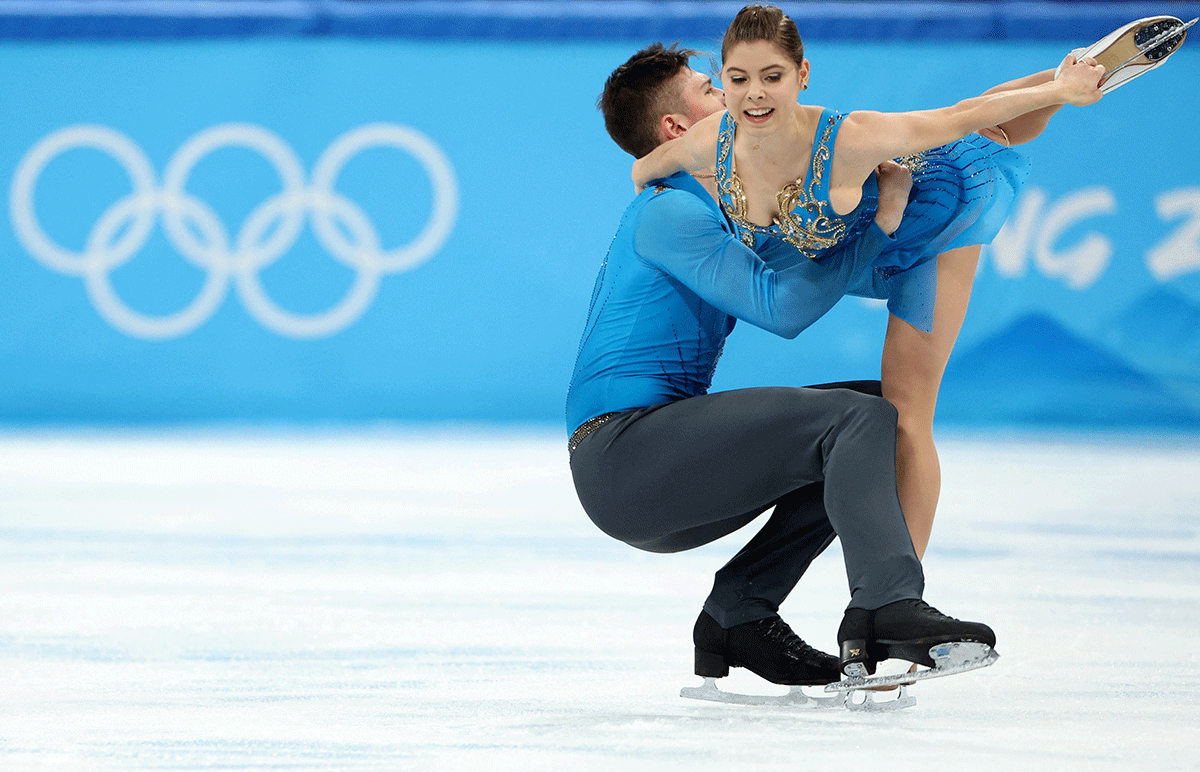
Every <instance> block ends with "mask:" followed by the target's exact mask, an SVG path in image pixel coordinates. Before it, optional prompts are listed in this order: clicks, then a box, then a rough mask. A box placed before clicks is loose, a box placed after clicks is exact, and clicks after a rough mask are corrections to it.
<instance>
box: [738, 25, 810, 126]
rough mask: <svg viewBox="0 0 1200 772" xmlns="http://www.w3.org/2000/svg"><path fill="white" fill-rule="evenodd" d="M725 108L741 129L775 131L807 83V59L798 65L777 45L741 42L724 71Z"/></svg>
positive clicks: (788, 113)
mask: <svg viewBox="0 0 1200 772" xmlns="http://www.w3.org/2000/svg"><path fill="white" fill-rule="evenodd" d="M721 81H722V83H723V85H724V86H725V108H726V109H727V110H729V112H730V114H731V115H733V117H734V120H736V121H737V122H738V125H739V126H746V127H750V128H775V127H777V126H779V125H782V124H783V123H784V122H785V121H786V120H787V119H788V118H789V117H790V115H791V112H792V111H793V110H794V109H795V108H796V100H797V99H799V97H800V88H801V86H803V85H807V82H808V60H807V59H805V60H804V64H803V65H802V66H799V67H798V66H797V65H796V63H795V62H794V61H792V59H791V57H789V56H787V55H786V54H784V53H783V51H781V50H780V49H779V47H778V46H776V45H775V44H774V43H770V42H767V41H765V40H756V41H754V42H751V43H738V44H737V45H735V46H734V47H733V48H732V49H730V51H729V54H728V55H727V56H726V57H725V66H724V67H723V68H722V69H721Z"/></svg>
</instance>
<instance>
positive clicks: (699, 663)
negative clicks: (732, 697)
mask: <svg viewBox="0 0 1200 772" xmlns="http://www.w3.org/2000/svg"><path fill="white" fill-rule="evenodd" d="M696 675H698V676H700V677H701V678H724V677H725V676H727V675H729V663H728V662H726V661H725V657H723V656H721V655H720V654H714V653H712V652H711V651H704V650H703V649H701V648H697V649H696Z"/></svg>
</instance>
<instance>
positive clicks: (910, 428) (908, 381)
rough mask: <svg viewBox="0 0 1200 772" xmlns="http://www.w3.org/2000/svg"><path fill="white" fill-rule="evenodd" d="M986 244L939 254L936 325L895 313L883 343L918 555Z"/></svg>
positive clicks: (929, 520)
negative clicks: (920, 325) (936, 434)
mask: <svg viewBox="0 0 1200 772" xmlns="http://www.w3.org/2000/svg"><path fill="white" fill-rule="evenodd" d="M979 250H980V247H978V246H973V247H962V248H960V249H952V250H950V251H949V252H946V253H944V254H941V255H938V258H937V261H938V262H937V276H938V279H937V302H936V303H935V305H934V312H933V331H932V332H922V331H920V330H918V329H917V328H915V327H913V326H912V325H911V324H909V323H908V322H905V321H904V320H902V319H900V318H898V317H896V316H891V317H889V319H888V329H887V337H886V339H885V340H884V344H883V363H882V367H881V370H882V377H881V380H882V382H883V396H884V398H886V399H887V400H888V401H889V402H891V403H892V405H894V406H895V407H896V410H897V411H898V412H899V414H900V415H899V418H898V419H897V422H898V423H897V431H896V473H897V480H896V485H897V489H898V491H899V494H900V505H901V507H902V508H903V509H904V519H905V521H906V522H907V523H908V531H909V534H910V535H911V536H912V540H913V547H915V548H916V551H917V556H918V557H923V556H924V555H925V547H926V546H927V545H928V544H929V534H930V533H931V532H932V530H933V516H934V514H935V513H936V512H937V502H938V495H939V494H940V492H941V484H942V471H941V466H940V465H939V463H938V455H937V448H936V447H935V446H934V442H933V413H934V409H935V408H936V407H937V395H938V388H939V387H940V386H941V383H942V373H944V372H945V370H946V362H947V361H948V360H949V359H950V352H951V351H952V350H953V349H954V343H955V341H956V340H957V339H958V331H959V330H960V329H961V328H962V323H963V319H964V317H965V316H966V313H967V304H968V303H969V302H970V299H971V285H972V284H973V283H974V281H975V269H976V266H977V265H978V264H979Z"/></svg>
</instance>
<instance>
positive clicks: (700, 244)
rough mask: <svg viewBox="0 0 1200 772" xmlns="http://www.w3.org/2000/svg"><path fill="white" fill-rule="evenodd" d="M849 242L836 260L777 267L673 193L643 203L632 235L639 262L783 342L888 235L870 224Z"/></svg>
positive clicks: (694, 201)
mask: <svg viewBox="0 0 1200 772" xmlns="http://www.w3.org/2000/svg"><path fill="white" fill-rule="evenodd" d="M856 241H857V242H860V243H858V244H857V245H856V246H855V247H854V248H853V249H850V248H848V249H846V250H845V251H844V252H843V253H841V256H840V258H839V259H836V260H822V261H820V262H814V261H812V260H807V259H806V260H803V261H799V262H795V263H794V264H792V265H789V266H788V267H785V268H782V269H780V270H776V269H774V268H772V267H770V266H769V265H768V264H767V263H766V262H765V261H764V260H763V259H762V258H760V257H759V256H758V255H756V254H755V253H754V251H753V250H751V249H750V248H748V247H747V246H746V245H745V244H743V243H742V242H741V241H739V240H737V239H736V238H734V236H733V235H732V234H731V233H730V232H729V231H727V230H726V229H725V228H724V227H723V223H722V221H721V219H720V217H719V216H718V215H717V213H716V212H715V211H713V209H712V208H711V207H710V206H708V205H707V204H705V203H704V202H703V201H701V200H700V199H698V198H697V197H696V196H694V195H692V194H691V193H686V192H683V191H675V190H669V191H665V192H662V193H659V194H657V195H655V196H654V198H652V199H651V200H650V201H647V202H646V205H645V207H643V209H642V211H641V213H640V216H639V218H638V223H637V225H636V229H635V231H634V236H633V245H634V249H635V250H636V251H637V252H638V254H639V255H640V256H641V258H642V259H643V260H645V261H647V262H648V263H650V264H652V265H654V266H655V267H657V268H659V269H660V270H662V271H665V272H666V273H668V274H670V275H671V276H673V277H675V279H676V280H678V281H679V282H681V283H682V284H683V285H684V286H686V287H687V288H688V289H690V290H691V291H692V292H695V293H696V294H697V295H699V296H700V297H701V298H703V299H704V300H705V301H707V302H708V303H710V304H712V305H713V306H715V307H717V308H719V309H721V310H722V311H724V312H725V313H727V314H729V315H731V316H735V317H737V318H738V319H742V320H744V321H746V322H749V323H750V324H753V325H755V326H757V327H761V328H763V329H764V330H767V331H768V332H772V333H775V334H776V335H781V336H783V337H785V338H794V337H796V336H797V335H799V334H800V332H801V331H803V330H804V329H806V328H807V327H808V326H809V325H811V324H812V323H813V322H815V321H816V320H817V319H820V318H821V317H822V316H824V314H825V313H826V312H827V311H828V310H829V309H830V308H833V306H834V304H835V303H837V302H838V300H840V299H841V298H842V296H843V295H845V294H846V290H847V289H848V288H849V287H850V286H851V284H852V283H853V282H854V280H855V278H856V277H858V276H859V275H860V274H861V273H862V271H863V270H867V269H869V266H870V263H871V261H872V260H873V259H874V258H875V256H876V255H878V254H879V251H880V250H881V249H882V248H883V247H884V246H885V245H886V244H887V241H888V237H887V236H885V235H884V233H883V231H881V230H880V229H879V227H878V226H876V225H875V224H874V223H872V225H871V228H870V229H869V230H868V231H867V232H866V233H864V234H863V236H862V237H860V238H859V239H857V240H856ZM784 246H786V245H784ZM787 248H788V249H791V248H790V247H787ZM792 252H795V250H792Z"/></svg>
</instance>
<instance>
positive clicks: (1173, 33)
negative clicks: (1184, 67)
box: [1100, 16, 1200, 94]
mask: <svg viewBox="0 0 1200 772" xmlns="http://www.w3.org/2000/svg"><path fill="white" fill-rule="evenodd" d="M1197 21H1200V16H1197V17H1196V18H1195V19H1192V20H1191V21H1189V22H1183V23H1181V24H1180V25H1179V26H1178V27H1172V28H1171V29H1169V30H1164V31H1163V32H1161V33H1159V34H1157V35H1155V36H1154V37H1152V38H1150V39H1149V40H1148V41H1146V43H1145V44H1144V45H1140V46H1138V49H1139V50H1138V52H1137V53H1136V54H1134V55H1133V56H1131V57H1129V58H1128V59H1126V60H1125V61H1123V62H1121V63H1120V64H1118V65H1117V66H1116V67H1113V68H1112V70H1110V71H1108V72H1106V73H1104V77H1102V78H1101V79H1100V90H1101V91H1102V92H1104V93H1106V94H1107V93H1108V91H1109V90H1110V89H1106V88H1104V87H1105V86H1106V85H1108V82H1109V80H1111V79H1112V76H1114V75H1116V74H1117V73H1118V72H1120V71H1121V70H1123V69H1125V68H1126V67H1128V66H1129V65H1130V64H1132V63H1133V62H1134V61H1135V60H1137V59H1141V58H1143V57H1144V56H1145V55H1146V53H1147V52H1149V51H1153V50H1154V49H1156V48H1158V47H1159V46H1161V45H1162V44H1163V43H1168V42H1170V41H1171V40H1173V39H1175V38H1177V37H1179V36H1181V35H1183V34H1184V33H1185V32H1187V31H1188V29H1189V28H1190V27H1191V26H1192V25H1193V24H1195V23H1196V22H1197ZM1182 42H1183V41H1180V43H1182ZM1176 48H1178V46H1177V47H1176ZM1173 53H1175V51H1171V54H1173ZM1171 54H1167V56H1170V55H1171ZM1163 60H1164V61H1165V60H1166V57H1163ZM1135 77H1136V76H1135ZM1130 80H1132V78H1131V79H1130ZM1125 83H1128V81H1125V80H1123V81H1120V83H1119V84H1118V85H1124V84H1125ZM1113 88H1116V87H1115V86H1114V87H1113Z"/></svg>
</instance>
